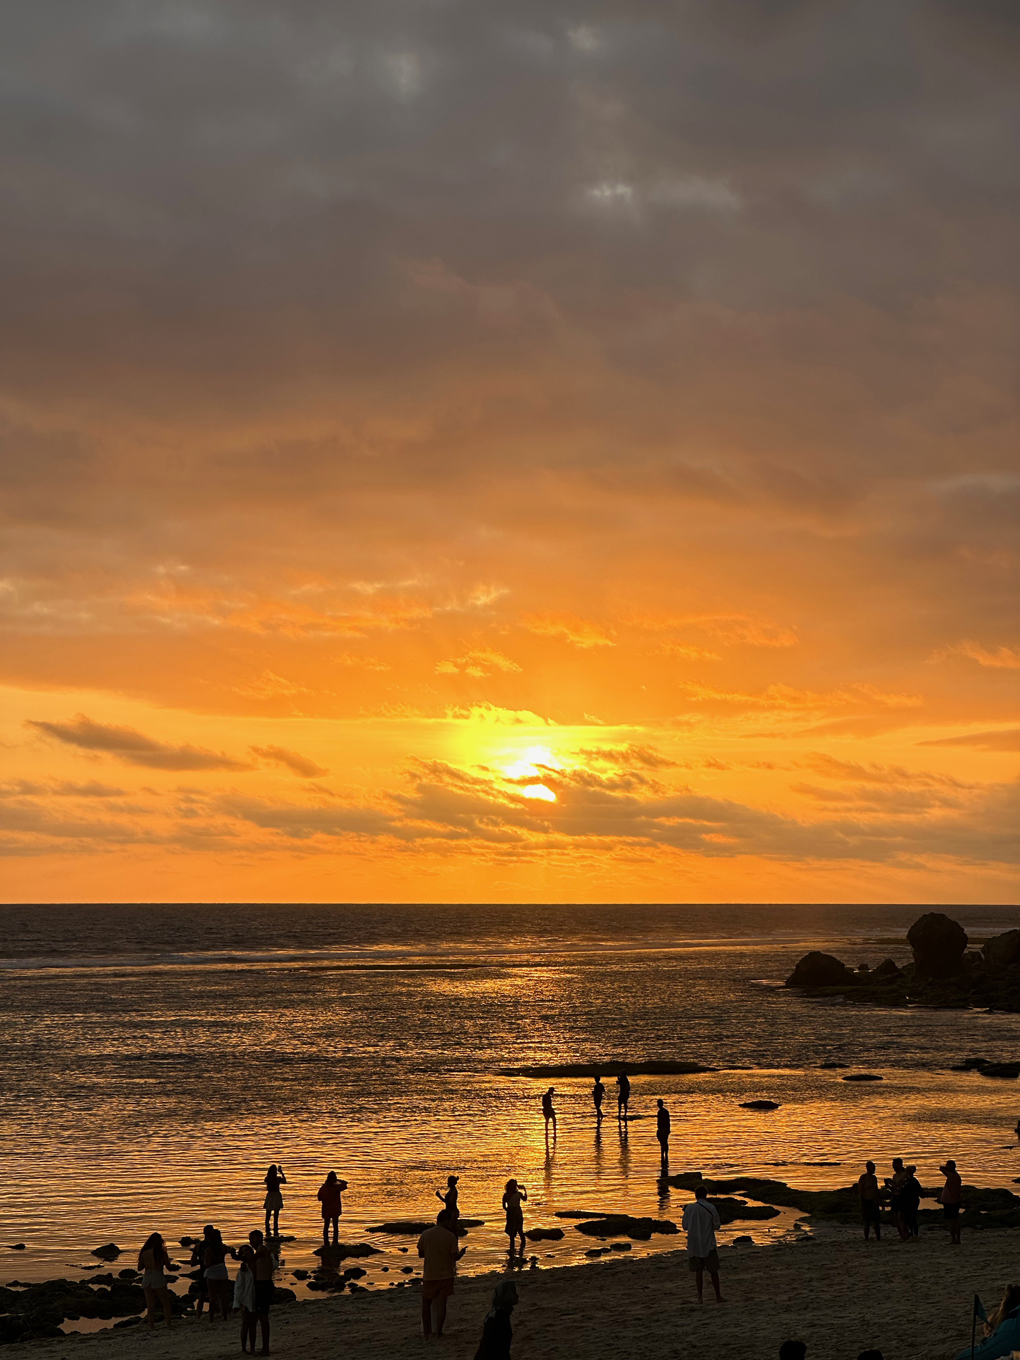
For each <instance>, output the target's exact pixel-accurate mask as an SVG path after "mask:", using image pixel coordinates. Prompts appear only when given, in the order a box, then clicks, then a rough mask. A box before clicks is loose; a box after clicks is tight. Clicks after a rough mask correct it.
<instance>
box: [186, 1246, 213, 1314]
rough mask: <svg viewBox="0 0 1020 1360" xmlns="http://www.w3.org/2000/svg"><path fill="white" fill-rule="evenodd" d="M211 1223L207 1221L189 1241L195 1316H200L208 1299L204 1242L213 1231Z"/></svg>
mask: <svg viewBox="0 0 1020 1360" xmlns="http://www.w3.org/2000/svg"><path fill="white" fill-rule="evenodd" d="M215 1231H216V1230H215V1228H214V1227H213V1225H212V1224H211V1223H207V1224H206V1225H205V1227H204V1228H203V1229H202V1236H201V1237H199V1238H197V1239H195V1238H193V1239H192V1242H191V1265H193V1266H194V1267H195V1271H196V1274H195V1277H194V1278H195V1284H196V1285H197V1287H198V1288H197V1290H196V1293H195V1316H196V1317H201V1316H202V1309H203V1307H204V1306H205V1304H206V1303H207V1302H208V1300H209V1289H208V1286H207V1285H206V1282H205V1242H206V1238H207V1237H208V1236H209V1234H210V1233H211V1232H215Z"/></svg>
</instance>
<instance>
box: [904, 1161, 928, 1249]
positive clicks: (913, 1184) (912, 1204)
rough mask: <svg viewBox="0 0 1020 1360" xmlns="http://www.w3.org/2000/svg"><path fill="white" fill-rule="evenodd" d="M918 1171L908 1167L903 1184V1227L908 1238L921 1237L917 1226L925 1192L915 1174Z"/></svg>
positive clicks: (914, 1167)
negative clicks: (918, 1212)
mask: <svg viewBox="0 0 1020 1360" xmlns="http://www.w3.org/2000/svg"><path fill="white" fill-rule="evenodd" d="M916 1171H917V1167H916V1166H908V1167H907V1179H906V1180H905V1181H904V1182H903V1190H902V1193H901V1196H900V1198H901V1202H902V1204H903V1226H904V1227H905V1228H906V1230H907V1237H918V1236H919V1235H920V1228H919V1227H918V1226H917V1211H918V1209H919V1208H920V1207H921V1200H922V1199H923V1197H924V1191H923V1190H922V1188H921V1182H920V1181H919V1180H918V1179H917V1176H916V1175H915V1174H914V1173H915V1172H916Z"/></svg>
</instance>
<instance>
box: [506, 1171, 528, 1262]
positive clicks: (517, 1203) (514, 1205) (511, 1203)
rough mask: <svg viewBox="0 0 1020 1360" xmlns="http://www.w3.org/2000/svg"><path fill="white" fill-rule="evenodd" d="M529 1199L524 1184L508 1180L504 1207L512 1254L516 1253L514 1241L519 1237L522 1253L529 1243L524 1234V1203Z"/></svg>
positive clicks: (522, 1253)
mask: <svg viewBox="0 0 1020 1360" xmlns="http://www.w3.org/2000/svg"><path fill="white" fill-rule="evenodd" d="M527 1201H528V1192H527V1190H526V1189H525V1188H524V1186H523V1185H518V1183H517V1182H516V1181H515V1180H508V1181H507V1183H506V1189H505V1190H504V1191H503V1208H504V1209H505V1210H506V1229H505V1231H506V1235H507V1237H509V1239H510V1255H511V1256H513V1254H514V1242H515V1241H516V1239H517V1238H518V1237H519V1238H520V1239H521V1255H522V1256H523V1255H524V1249H525V1247H526V1246H527V1245H528V1243H527V1239H526V1238H525V1236H524V1210H523V1209H522V1208H521V1205H522V1204H526V1203H527Z"/></svg>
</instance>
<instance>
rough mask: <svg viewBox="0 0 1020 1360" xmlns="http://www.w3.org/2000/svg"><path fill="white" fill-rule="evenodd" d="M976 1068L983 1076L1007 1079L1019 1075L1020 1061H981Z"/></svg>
mask: <svg viewBox="0 0 1020 1360" xmlns="http://www.w3.org/2000/svg"><path fill="white" fill-rule="evenodd" d="M977 1070H978V1072H980V1074H981V1076H983V1077H1003V1078H1005V1079H1007V1080H1009V1081H1015V1080H1016V1078H1017V1077H1020V1063H1015V1062H997V1063H995V1062H993V1063H982V1065H981V1066H980V1067H979V1068H978V1069H977Z"/></svg>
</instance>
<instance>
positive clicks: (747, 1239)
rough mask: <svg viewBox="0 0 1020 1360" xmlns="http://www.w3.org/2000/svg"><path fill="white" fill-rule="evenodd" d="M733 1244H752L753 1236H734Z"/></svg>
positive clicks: (736, 1245) (741, 1245) (737, 1245)
mask: <svg viewBox="0 0 1020 1360" xmlns="http://www.w3.org/2000/svg"><path fill="white" fill-rule="evenodd" d="M733 1245H734V1246H735V1247H743V1246H754V1238H753V1237H735V1238H734V1239H733Z"/></svg>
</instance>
